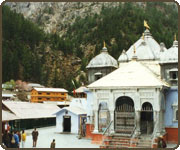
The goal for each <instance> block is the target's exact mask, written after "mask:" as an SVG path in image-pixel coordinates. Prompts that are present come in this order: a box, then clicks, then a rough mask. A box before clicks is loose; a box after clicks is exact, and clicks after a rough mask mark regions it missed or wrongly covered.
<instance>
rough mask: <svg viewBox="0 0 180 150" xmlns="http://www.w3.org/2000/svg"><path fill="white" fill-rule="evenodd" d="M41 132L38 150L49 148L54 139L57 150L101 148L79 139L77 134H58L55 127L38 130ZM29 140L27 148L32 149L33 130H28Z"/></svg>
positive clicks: (27, 140)
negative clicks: (65, 149)
mask: <svg viewBox="0 0 180 150" xmlns="http://www.w3.org/2000/svg"><path fill="white" fill-rule="evenodd" d="M37 130H38V132H39V136H38V141H37V148H49V147H50V143H51V142H52V140H53V139H55V140H56V148H99V145H95V144H91V140H87V139H78V138H77V135H75V134H59V133H56V128H55V126H53V127H46V128H37ZM25 132H26V133H27V139H26V144H25V148H32V136H31V133H32V130H26V131H25Z"/></svg>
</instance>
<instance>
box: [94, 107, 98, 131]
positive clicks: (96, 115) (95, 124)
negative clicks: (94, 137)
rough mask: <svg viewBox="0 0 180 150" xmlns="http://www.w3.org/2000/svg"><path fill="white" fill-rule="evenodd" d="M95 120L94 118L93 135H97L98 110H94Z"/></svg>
mask: <svg viewBox="0 0 180 150" xmlns="http://www.w3.org/2000/svg"><path fill="white" fill-rule="evenodd" d="M94 112H95V118H94V131H93V132H94V133H98V132H99V131H98V110H95V111H94Z"/></svg>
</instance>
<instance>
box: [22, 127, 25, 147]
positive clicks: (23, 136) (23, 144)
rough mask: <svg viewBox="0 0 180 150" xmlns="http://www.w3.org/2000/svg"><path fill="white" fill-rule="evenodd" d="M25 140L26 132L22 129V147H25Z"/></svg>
mask: <svg viewBox="0 0 180 150" xmlns="http://www.w3.org/2000/svg"><path fill="white" fill-rule="evenodd" d="M25 142H26V133H25V131H24V130H22V148H24V147H25Z"/></svg>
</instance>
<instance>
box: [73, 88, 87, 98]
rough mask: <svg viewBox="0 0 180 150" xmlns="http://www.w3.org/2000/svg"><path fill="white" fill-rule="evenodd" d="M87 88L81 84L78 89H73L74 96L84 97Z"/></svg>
mask: <svg viewBox="0 0 180 150" xmlns="http://www.w3.org/2000/svg"><path fill="white" fill-rule="evenodd" d="M86 89H87V88H86V87H85V86H81V87H79V88H78V89H76V90H74V91H73V94H74V97H75V98H86V97H87V95H86V93H85V92H84V91H85V90H86Z"/></svg>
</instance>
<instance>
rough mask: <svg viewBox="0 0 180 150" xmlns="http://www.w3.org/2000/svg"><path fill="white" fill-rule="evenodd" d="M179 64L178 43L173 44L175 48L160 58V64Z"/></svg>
mask: <svg viewBox="0 0 180 150" xmlns="http://www.w3.org/2000/svg"><path fill="white" fill-rule="evenodd" d="M171 62H174V63H177V62H178V41H176V40H175V41H174V42H173V46H172V47H171V48H169V49H168V50H166V51H164V52H163V53H162V54H161V56H160V63H171Z"/></svg>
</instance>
